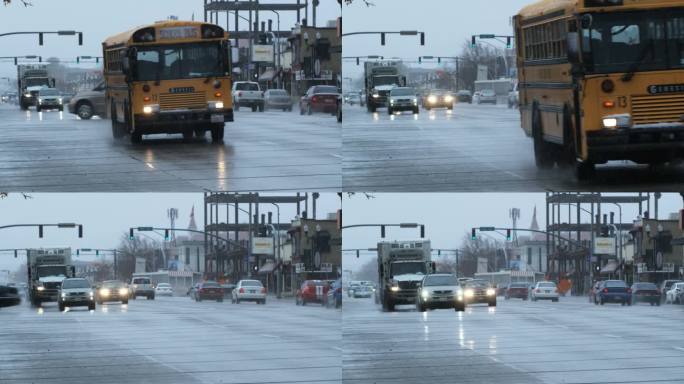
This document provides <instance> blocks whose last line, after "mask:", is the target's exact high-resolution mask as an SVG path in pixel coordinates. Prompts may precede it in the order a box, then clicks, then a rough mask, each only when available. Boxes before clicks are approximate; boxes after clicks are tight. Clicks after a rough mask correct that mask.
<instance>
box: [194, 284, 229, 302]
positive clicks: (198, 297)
mask: <svg viewBox="0 0 684 384" xmlns="http://www.w3.org/2000/svg"><path fill="white" fill-rule="evenodd" d="M192 299H194V300H195V301H202V300H216V301H217V302H219V303H220V302H223V288H221V285H220V284H219V283H217V282H216V281H213V280H207V281H203V282H201V283H197V284H195V287H193V290H192Z"/></svg>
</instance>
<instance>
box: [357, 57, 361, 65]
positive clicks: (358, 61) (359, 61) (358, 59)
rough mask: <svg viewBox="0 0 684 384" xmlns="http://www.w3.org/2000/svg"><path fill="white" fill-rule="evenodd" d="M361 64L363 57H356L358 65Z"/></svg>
mask: <svg viewBox="0 0 684 384" xmlns="http://www.w3.org/2000/svg"><path fill="white" fill-rule="evenodd" d="M360 64H361V59H360V58H358V57H357V58H356V65H360Z"/></svg>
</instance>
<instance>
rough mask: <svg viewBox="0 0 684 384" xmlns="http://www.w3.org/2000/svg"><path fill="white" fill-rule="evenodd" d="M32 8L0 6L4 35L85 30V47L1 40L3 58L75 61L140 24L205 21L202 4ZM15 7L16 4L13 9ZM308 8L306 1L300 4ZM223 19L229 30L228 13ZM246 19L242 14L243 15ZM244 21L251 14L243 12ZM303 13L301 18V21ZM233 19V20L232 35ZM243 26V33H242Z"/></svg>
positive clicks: (48, 0) (4, 68) (328, 0)
mask: <svg viewBox="0 0 684 384" xmlns="http://www.w3.org/2000/svg"><path fill="white" fill-rule="evenodd" d="M31 2H32V3H33V7H28V8H25V7H23V6H22V5H21V3H20V2H19V1H18V0H13V1H12V3H13V4H12V5H11V6H7V7H4V6H0V33H6V32H20V31H54V30H77V31H83V33H84V43H83V46H82V47H79V46H78V40H77V39H76V38H75V37H72V36H64V37H59V36H56V35H53V36H47V35H46V36H45V45H44V46H42V47H40V46H39V45H38V37H37V36H33V35H30V36H6V37H0V56H27V55H40V56H43V58H47V57H51V56H55V57H59V58H64V59H68V60H75V59H76V56H102V46H101V44H102V41H103V40H104V39H106V38H107V37H108V36H111V35H114V34H116V33H119V32H123V31H126V30H128V29H131V28H133V27H135V26H138V25H143V24H149V23H153V22H155V21H158V20H164V19H167V18H168V17H169V16H171V15H173V16H178V17H179V18H180V19H181V20H190V19H192V16H193V13H194V15H195V20H198V21H199V20H202V19H203V17H204V11H203V8H204V0H115V1H103V0H31ZM266 2H267V3H289V4H294V3H296V0H268V1H266ZM14 3H16V4H14ZM302 3H304V1H302ZM339 14H340V7H339V5H338V4H337V1H335V0H321V2H320V6H319V7H318V11H317V20H318V22H317V24H318V25H319V26H323V25H325V23H326V22H327V21H328V20H334V19H336V18H337V17H339ZM222 15H223V16H222V17H221V16H220V17H219V20H220V21H221V24H222V26H224V27H225V13H224V14H222ZM241 15H242V13H241ZM244 16H245V17H246V16H247V14H246V13H245V14H244ZM303 16H304V15H303V13H302V17H303ZM260 18H261V20H263V21H266V22H268V19H269V18H270V19H273V28H276V20H277V16H276V14H275V13H273V12H263V13H262V14H261V16H260ZM233 20H234V17H233V16H231V30H233V29H234V26H233V25H232V23H233ZM296 20H297V19H296V13H294V12H292V13H290V12H280V24H281V29H282V30H290V29H291V28H292V27H293V26H294V23H295V22H296ZM243 27H244V28H243ZM246 28H247V22H246V21H242V20H241V24H240V29H246ZM1 61H2V63H0V77H5V76H12V77H15V76H16V69H15V67H14V63H13V62H5V61H7V60H1ZM84 67H88V66H86V65H84Z"/></svg>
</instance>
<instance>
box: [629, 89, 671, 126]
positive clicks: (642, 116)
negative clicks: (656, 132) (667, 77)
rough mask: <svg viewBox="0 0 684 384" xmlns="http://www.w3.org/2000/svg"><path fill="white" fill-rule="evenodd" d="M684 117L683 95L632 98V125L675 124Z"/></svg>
mask: <svg viewBox="0 0 684 384" xmlns="http://www.w3.org/2000/svg"><path fill="white" fill-rule="evenodd" d="M682 116H684V95H658V96H632V120H633V122H634V124H656V123H676V122H681V121H682Z"/></svg>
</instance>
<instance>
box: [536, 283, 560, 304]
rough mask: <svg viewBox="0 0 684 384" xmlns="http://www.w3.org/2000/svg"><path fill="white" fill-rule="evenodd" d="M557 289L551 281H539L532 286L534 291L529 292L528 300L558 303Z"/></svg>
mask: <svg viewBox="0 0 684 384" xmlns="http://www.w3.org/2000/svg"><path fill="white" fill-rule="evenodd" d="M558 297H559V295H558V287H556V283H554V282H552V281H540V282H537V284H535V285H534V289H532V292H530V299H532V301H537V300H551V301H553V302H554V303H555V302H557V301H558Z"/></svg>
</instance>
